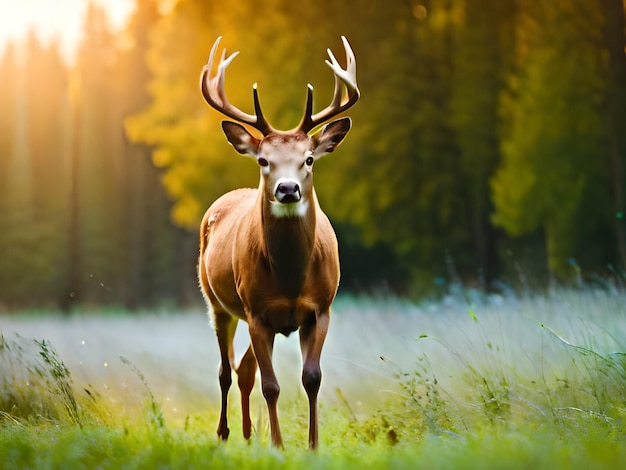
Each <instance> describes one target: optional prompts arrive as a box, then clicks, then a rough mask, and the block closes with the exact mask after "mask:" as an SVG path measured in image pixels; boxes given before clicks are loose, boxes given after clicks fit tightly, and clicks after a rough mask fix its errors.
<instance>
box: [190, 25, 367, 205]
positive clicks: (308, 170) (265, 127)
mask: <svg viewBox="0 0 626 470" xmlns="http://www.w3.org/2000/svg"><path fill="white" fill-rule="evenodd" d="M220 39H221V38H217V40H216V41H215V44H214V45H213V49H212V50H211V55H210V56H209V61H208V63H207V64H206V65H205V66H204V68H203V69H202V76H201V82H200V85H201V88H202V94H203V95H204V98H205V99H206V101H207V102H208V103H209V104H210V105H211V106H212V107H213V108H215V109H216V110H218V111H219V112H221V113H222V114H224V115H226V116H228V117H230V118H232V119H234V120H235V121H237V122H240V123H243V124H247V125H249V126H251V127H253V128H255V129H257V130H258V131H259V132H261V134H262V135H263V137H262V138H257V137H255V136H254V135H252V134H251V133H250V132H248V130H247V129H246V128H245V127H244V126H242V125H241V124H237V123H235V122H232V121H223V122H222V129H223V130H224V133H225V134H226V138H227V139H228V141H229V142H230V143H231V144H232V145H233V147H235V149H236V150H237V151H238V152H239V153H241V154H245V155H250V156H252V157H254V158H255V159H256V161H257V163H258V164H259V166H260V172H261V178H262V181H263V185H262V186H263V190H264V191H265V197H266V199H267V200H268V201H269V202H270V204H271V206H270V207H271V211H272V213H273V214H274V215H275V216H277V217H293V216H301V215H303V214H304V213H305V212H306V208H307V206H308V204H309V202H310V198H311V197H312V194H313V165H314V163H315V161H316V160H317V159H318V158H320V157H322V156H324V155H326V154H328V153H330V152H332V151H334V150H335V148H336V147H337V146H338V145H339V144H340V143H341V141H342V140H343V138H344V137H345V136H346V134H347V133H348V131H349V130H350V126H351V121H350V118H341V119H338V120H336V121H333V122H330V123H329V124H326V125H325V126H324V127H323V128H322V130H321V131H319V132H317V133H314V134H312V135H309V133H310V132H311V131H312V130H313V129H315V128H316V127H317V126H319V125H321V124H323V123H324V122H326V121H328V120H330V119H331V118H333V117H335V116H337V115H338V114H340V113H342V112H343V111H345V110H346V109H348V108H350V107H351V106H352V105H354V103H356V101H357V100H358V99H359V89H358V87H357V84H356V61H355V58H354V53H353V52H352V49H351V48H350V44H349V43H348V41H347V40H346V38H345V37H343V36H342V40H343V45H344V48H345V51H346V58H347V67H346V69H345V70H344V69H342V68H341V66H340V65H339V63H338V62H337V59H335V56H334V55H333V53H332V52H331V51H330V49H329V50H328V55H329V57H330V61H328V60H327V61H326V63H327V64H328V65H329V66H330V68H331V69H332V71H333V73H334V75H335V92H334V95H333V99H332V101H331V103H330V105H328V106H327V107H326V108H325V109H324V110H322V111H320V112H319V113H317V114H313V87H312V86H311V85H309V86H308V90H307V91H308V93H307V101H306V107H305V112H304V116H303V117H302V120H301V121H300V124H299V125H298V126H297V127H296V128H294V129H292V130H290V131H278V130H275V129H274V128H272V126H270V124H269V123H268V122H267V120H266V119H265V117H264V116H263V113H262V111H261V105H260V103H259V95H258V92H257V87H256V85H254V87H253V97H254V109H255V115H251V114H247V113H244V112H242V111H241V110H239V109H238V108H236V107H234V106H232V105H231V104H230V103H229V102H228V99H227V98H226V93H225V91H224V71H225V69H226V67H228V65H229V64H230V63H231V61H232V60H233V59H234V58H235V57H236V56H237V54H238V52H235V53H234V54H232V55H230V56H229V57H226V54H225V51H224V52H223V53H222V57H221V60H220V63H219V65H218V70H217V75H216V76H215V77H213V78H210V75H211V69H212V67H213V58H214V56H215V52H216V50H217V46H218V44H219V42H220ZM342 84H343V85H342ZM343 86H345V88H346V90H347V96H346V98H345V99H343V100H342V95H343Z"/></svg>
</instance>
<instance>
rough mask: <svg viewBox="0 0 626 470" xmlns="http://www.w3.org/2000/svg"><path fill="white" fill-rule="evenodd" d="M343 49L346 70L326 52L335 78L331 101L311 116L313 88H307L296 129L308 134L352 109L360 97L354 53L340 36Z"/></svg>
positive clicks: (331, 54) (330, 53)
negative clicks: (301, 113) (302, 110)
mask: <svg viewBox="0 0 626 470" xmlns="http://www.w3.org/2000/svg"><path fill="white" fill-rule="evenodd" d="M341 41H342V42H343V47H344V49H345V51H346V69H345V70H344V69H342V68H341V65H339V62H338V61H337V59H336V58H335V56H334V54H333V52H332V51H331V50H330V49H327V51H328V57H329V58H330V60H326V64H328V66H329V67H330V68H331V70H332V71H333V74H334V76H335V91H334V93H333V99H332V101H331V102H330V105H328V106H327V107H326V108H325V109H323V110H322V111H320V112H319V113H317V114H315V115H313V114H312V112H313V87H312V86H311V85H309V86H308V93H307V103H306V109H305V112H304V116H303V117H302V121H300V125H299V126H298V127H297V129H299V130H301V131H303V132H306V133H308V132H309V131H311V130H312V129H313V128H315V127H316V126H318V125H320V124H321V123H323V122H325V121H327V120H329V119H331V118H332V117H334V116H336V115H338V114H340V113H342V112H344V111H345V110H347V109H348V108H350V107H352V106H353V105H354V103H356V102H357V100H358V99H359V96H360V92H359V88H358V86H357V84H356V58H355V57H354V52H353V51H352V48H351V47H350V43H349V42H348V40H347V39H346V38H345V36H341ZM342 84H343V85H344V86H345V87H346V91H347V97H346V100H345V101H344V102H343V103H342V102H341V101H342V95H343V89H342V88H343V87H342Z"/></svg>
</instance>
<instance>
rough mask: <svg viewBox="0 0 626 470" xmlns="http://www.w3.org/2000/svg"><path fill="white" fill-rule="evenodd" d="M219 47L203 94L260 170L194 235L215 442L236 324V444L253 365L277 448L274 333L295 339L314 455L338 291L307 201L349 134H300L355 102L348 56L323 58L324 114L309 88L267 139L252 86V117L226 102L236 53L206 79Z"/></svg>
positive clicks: (329, 250) (320, 219) (325, 229)
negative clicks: (239, 337)
mask: <svg viewBox="0 0 626 470" xmlns="http://www.w3.org/2000/svg"><path fill="white" fill-rule="evenodd" d="M220 39H221V38H218V39H217V40H216V41H215V44H214V45H213V48H212V50H211V55H210V56H209V61H208V63H207V64H206V65H205V66H204V68H203V70H202V76H201V88H202V94H203V95H204V98H205V99H206V101H207V102H208V103H209V104H210V105H211V106H212V107H213V108H215V109H216V110H218V111H220V112H221V113H223V114H225V115H226V116H228V117H229V118H231V119H234V120H235V121H238V122H240V123H243V124H246V125H248V126H251V127H253V128H255V129H257V130H258V131H259V132H260V133H261V134H262V135H263V137H262V138H257V137H255V136H253V135H252V134H250V133H249V132H248V131H247V130H246V129H245V128H244V127H243V126H242V125H240V124H236V123H234V122H230V121H223V122H222V129H223V130H224V133H225V134H226V138H227V139H228V141H229V142H230V143H231V144H232V145H233V147H235V150H237V152H239V153H241V154H247V155H250V156H252V157H254V158H255V159H256V161H257V163H258V164H259V167H260V174H261V177H260V182H259V188H258V189H237V190H234V191H231V192H229V193H227V194H225V195H223V196H222V197H220V198H219V199H218V200H217V201H215V202H214V203H213V204H212V205H211V207H210V208H209V209H208V210H207V212H206V214H205V215H204V218H203V220H202V225H201V228H200V258H199V263H198V276H199V279H200V285H201V288H202V293H203V295H204V297H205V300H206V302H207V305H208V307H209V312H210V315H211V316H212V321H213V326H214V328H215V333H216V334H217V341H218V344H219V350H220V356H221V364H220V370H219V383H220V388H221V415H220V421H219V424H218V427H217V434H218V436H219V437H220V438H221V439H223V440H226V439H227V438H228V434H229V429H228V422H227V416H226V411H227V400H228V390H229V388H230V385H231V383H232V377H231V369H232V368H233V367H234V353H233V338H234V335H235V329H236V327H237V323H238V321H239V320H244V321H245V322H247V323H248V329H249V333H250V339H251V344H250V346H249V347H248V349H247V351H246V352H245V354H244V355H243V357H242V359H241V362H240V364H239V367H237V369H236V371H237V376H238V384H239V388H240V390H241V408H242V415H243V435H244V437H245V438H246V439H248V438H249V437H250V433H251V427H252V425H251V421H250V392H251V391H252V387H253V385H254V378H255V375H256V368H257V364H258V367H259V369H260V371H261V388H262V391H263V396H264V397H265V400H266V402H267V408H268V412H269V422H270V432H271V438H272V444H273V445H274V446H277V447H282V445H283V444H282V437H281V433H280V427H279V424H278V410H277V401H278V394H279V392H280V387H279V385H278V381H277V380H276V375H275V374H274V368H273V366H272V350H273V345H274V337H275V336H276V334H277V333H282V334H284V335H285V336H287V335H289V334H290V333H291V332H293V331H296V330H298V329H299V330H300V346H301V349H302V358H303V368H302V384H303V385H304V389H305V390H306V393H307V396H308V400H309V416H310V419H309V447H310V448H313V449H314V448H316V447H317V445H318V418H317V395H318V390H319V388H320V383H321V378H322V374H321V370H320V354H321V352H322V346H323V344H324V339H325V337H326V332H327V330H328V324H329V319H330V306H331V303H332V302H333V299H334V298H335V295H336V292H337V287H338V284H339V255H338V249H337V238H336V236H335V232H334V231H333V228H332V226H331V224H330V222H329V220H328V218H327V217H326V215H325V214H324V212H322V209H321V208H320V206H319V203H318V200H317V196H316V195H315V190H314V188H313V164H314V162H315V160H317V159H318V158H320V157H322V156H323V155H325V154H327V153H330V152H332V151H334V150H335V148H336V147H337V146H338V145H339V144H340V143H341V141H342V140H343V138H344V137H345V136H346V134H347V133H348V131H349V130H350V126H351V121H350V118H347V117H346V118H342V119H338V120H336V121H334V122H331V123H329V124H327V125H326V126H324V128H323V129H322V130H321V131H320V132H318V133H316V134H314V135H312V136H309V135H308V134H309V132H311V131H312V130H313V129H314V128H315V127H317V126H318V125H320V124H322V123H324V122H326V121H328V120H330V119H331V118H332V117H334V116H336V115H338V114H340V113H342V112H343V111H345V110H346V109H348V108H350V107H351V106H352V105H354V103H356V101H357V100H358V98H359V90H358V88H357V84H356V62H355V58H354V53H353V52H352V49H351V48H350V45H349V44H348V41H347V40H346V39H345V38H344V37H342V40H343V45H344V48H345V51H346V57H347V67H346V69H345V70H344V69H342V68H341V66H340V65H339V63H338V62H337V60H336V59H335V57H334V56H333V54H332V52H331V51H330V50H328V54H329V57H330V61H328V60H327V61H326V63H327V64H328V65H329V66H330V68H331V69H332V71H333V73H334V76H335V91H334V96H333V99H332V102H331V104H330V105H329V106H328V107H326V108H325V109H324V110H322V111H320V112H319V113H317V114H313V87H312V86H311V85H309V86H308V94H307V101H306V108H305V112H304V117H303V118H302V121H301V122H300V124H299V125H298V127H296V128H295V129H293V130H290V131H287V132H284V131H278V130H275V129H273V128H272V127H271V126H270V124H269V123H268V122H267V120H266V119H265V117H264V116H263V113H262V112H261V106H260V104H259V97H258V93H257V87H256V84H255V85H254V87H253V97H254V109H255V115H251V114H246V113H244V112H242V111H240V110H239V109H237V108H236V107H234V106H233V105H231V104H230V103H229V102H228V100H227V98H226V94H225V91H224V71H225V69H226V67H228V65H229V64H230V63H231V61H232V60H233V59H234V58H235V56H236V55H237V54H238V53H237V52H236V53H234V54H232V55H230V56H229V57H226V55H225V51H224V52H223V53H222V57H221V60H220V63H219V65H218V67H217V73H216V75H215V77H213V78H211V71H212V68H213V58H214V56H215V52H216V50H217V47H218V44H219V42H220ZM344 86H345V88H346V90H347V92H346V97H343V95H344V93H343V87H344Z"/></svg>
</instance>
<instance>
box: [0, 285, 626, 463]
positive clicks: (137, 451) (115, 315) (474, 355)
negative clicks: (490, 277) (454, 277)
mask: <svg viewBox="0 0 626 470" xmlns="http://www.w3.org/2000/svg"><path fill="white" fill-rule="evenodd" d="M244 326H245V325H240V330H239V331H238V334H237V338H236V349H237V352H238V354H242V353H243V352H244V350H245V348H246V346H247V337H246V331H245V328H244ZM0 332H1V336H0V380H1V383H0V468H96V467H97V468H307V469H308V468H359V469H362V468H372V469H377V468H531V467H532V468H585V469H589V468H626V426H625V422H624V420H625V419H626V293H625V292H624V290H623V289H622V288H618V287H615V286H610V285H605V286H602V287H601V288H592V287H586V288H580V289H556V290H553V291H550V292H548V293H541V294H524V295H513V294H511V295H506V296H502V295H490V296H486V295H483V294H480V293H478V292H474V291H469V290H459V291H457V292H454V293H452V294H450V295H448V296H446V297H445V298H443V299H441V300H437V301H433V302H423V303H419V304H416V303H411V302H407V301H403V300H400V299H397V298H387V297H374V298H372V297H349V296H342V297H339V298H338V299H337V301H336V302H335V305H334V310H333V317H332V320H331V328H330V332H329V336H328V339H327V343H326V346H325V349H324V352H323V354H322V369H323V374H324V376H323V381H322V389H321V392H320V394H321V395H320V400H321V409H320V423H321V429H320V449H319V450H318V451H317V452H310V451H308V450H307V449H306V445H307V440H306V436H307V423H308V417H307V406H306V397H305V394H304V391H303V389H302V386H301V384H300V366H301V360H300V353H299V347H298V339H297V335H291V336H290V337H289V338H284V337H281V336H279V337H277V341H276V347H275V351H274V361H275V364H276V368H277V375H278V379H279V381H280V384H281V396H280V400H279V412H280V419H281V425H282V429H283V437H284V439H285V450H276V449H274V448H272V447H271V446H270V445H269V433H268V423H267V417H266V409H265V403H264V401H263V398H262V396H261V393H260V387H259V384H258V380H257V384H256V385H255V390H254V391H253V395H252V411H253V416H252V419H253V423H254V430H253V436H252V439H251V441H250V442H246V441H245V440H244V439H243V437H241V426H240V422H239V418H240V413H239V410H238V401H239V400H238V391H237V388H236V386H234V387H233V388H231V394H230V402H229V408H230V422H231V425H230V427H231V437H230V439H229V441H228V442H227V443H222V442H219V441H218V440H217V436H216V434H215V429H216V427H217V418H218V412H219V410H218V406H219V395H218V382H217V368H218V365H219V364H218V363H219V360H218V354H217V347H216V344H215V343H216V342H215V338H214V334H213V331H212V330H211V327H210V325H209V322H208V318H207V316H206V314H205V313H204V312H203V311H201V310H188V311H182V312H174V311H169V310H164V311H145V312H139V313H133V314H130V313H128V312H124V311H117V310H102V309H101V310H97V311H85V312H81V313H79V312H75V313H74V314H72V315H71V316H64V315H62V314H61V313H59V312H44V311H36V312H23V313H21V314H19V315H15V314H13V315H8V314H3V315H1V316H0Z"/></svg>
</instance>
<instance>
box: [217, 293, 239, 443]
mask: <svg viewBox="0 0 626 470" xmlns="http://www.w3.org/2000/svg"><path fill="white" fill-rule="evenodd" d="M213 308H214V309H213V321H214V327H215V334H216V335H217V343H218V345H219V349H220V370H219V383H220V390H221V397H222V398H221V412H220V421H219V424H218V426H217V435H218V436H219V437H220V438H221V439H222V440H224V441H225V440H226V439H228V434H229V433H230V430H229V429H228V418H227V411H228V391H229V390H230V386H231V384H232V364H233V363H234V350H233V339H234V337H235V331H236V329H237V322H238V320H237V318H235V317H233V316H231V315H230V314H229V313H227V312H225V311H224V310H221V309H216V308H215V305H214V306H213Z"/></svg>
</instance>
